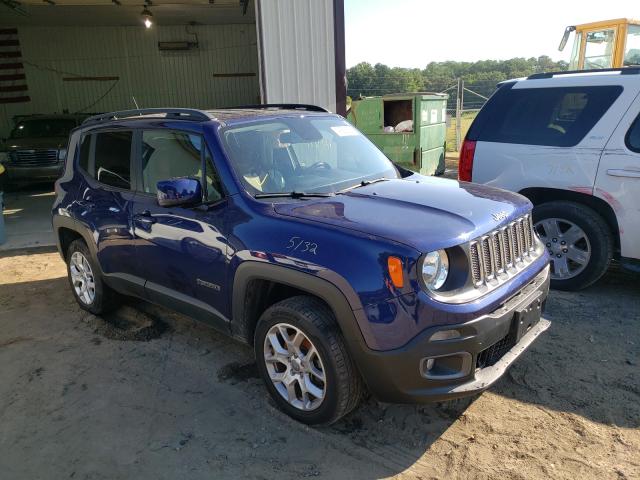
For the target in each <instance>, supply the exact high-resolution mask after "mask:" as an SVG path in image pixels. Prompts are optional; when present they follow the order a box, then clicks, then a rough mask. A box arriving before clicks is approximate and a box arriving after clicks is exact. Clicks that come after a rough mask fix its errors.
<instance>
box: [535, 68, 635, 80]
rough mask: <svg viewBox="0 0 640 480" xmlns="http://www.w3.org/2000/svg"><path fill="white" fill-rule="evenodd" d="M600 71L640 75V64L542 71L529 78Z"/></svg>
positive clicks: (537, 78) (536, 78)
mask: <svg viewBox="0 0 640 480" xmlns="http://www.w3.org/2000/svg"><path fill="white" fill-rule="evenodd" d="M600 72H620V75H638V74H640V66H637V67H636V66H633V67H619V68H594V69H591V70H563V71H558V72H541V73H534V74H533V75H529V76H528V77H527V80H539V79H541V78H553V76H554V75H573V74H579V73H600Z"/></svg>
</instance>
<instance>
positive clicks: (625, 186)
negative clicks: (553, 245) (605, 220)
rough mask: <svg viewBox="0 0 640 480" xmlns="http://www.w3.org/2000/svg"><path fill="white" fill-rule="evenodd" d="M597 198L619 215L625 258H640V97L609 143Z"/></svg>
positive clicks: (599, 179)
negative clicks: (639, 239) (639, 240)
mask: <svg viewBox="0 0 640 480" xmlns="http://www.w3.org/2000/svg"><path fill="white" fill-rule="evenodd" d="M594 195H596V196H598V197H600V198H602V199H603V200H604V201H605V202H607V203H608V204H609V205H611V207H612V208H613V210H614V212H615V213H616V218H617V220H618V226H619V228H620V247H621V255H622V256H623V257H627V258H634V259H640V242H638V238H640V209H639V208H638V204H639V202H640V96H639V97H638V98H636V101H635V102H634V103H633V105H632V106H631V108H630V109H629V111H628V112H627V114H626V115H625V116H624V117H623V119H622V121H621V122H620V124H619V125H618V127H617V128H616V130H615V132H614V134H613V135H612V137H611V139H610V140H609V142H608V143H607V147H606V149H605V151H604V153H603V155H602V160H601V161H600V168H599V169H598V178H597V180H596V188H595V191H594Z"/></svg>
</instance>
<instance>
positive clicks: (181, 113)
mask: <svg viewBox="0 0 640 480" xmlns="http://www.w3.org/2000/svg"><path fill="white" fill-rule="evenodd" d="M149 115H157V116H161V115H164V116H165V117H167V118H173V119H176V120H193V121H199V122H201V121H206V120H212V118H213V117H212V116H211V115H209V114H208V113H207V112H204V111H202V110H195V109H192V108H139V109H134V110H120V111H117V112H109V113H101V114H98V115H94V116H92V117H89V118H87V119H86V120H85V121H84V122H82V124H83V125H84V124H87V123H100V122H107V121H109V120H118V119H121V118H135V117H142V116H149Z"/></svg>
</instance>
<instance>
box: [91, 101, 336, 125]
mask: <svg viewBox="0 0 640 480" xmlns="http://www.w3.org/2000/svg"><path fill="white" fill-rule="evenodd" d="M308 113H323V114H327V113H330V112H328V111H327V110H325V109H324V108H322V107H317V106H315V105H303V104H293V103H292V104H265V105H247V106H242V107H232V108H220V109H214V110H197V109H193V108H146V109H135V110H122V111H118V112H109V113H101V114H98V115H93V116H92V117H89V118H87V119H86V120H85V121H84V122H83V125H84V126H86V125H98V124H101V123H107V122H112V121H117V120H142V119H145V120H149V119H154V118H160V119H171V120H188V121H194V122H208V121H211V120H217V121H220V122H225V121H228V120H236V119H241V118H247V117H274V116H278V115H282V114H285V115H291V114H294V115H300V114H308Z"/></svg>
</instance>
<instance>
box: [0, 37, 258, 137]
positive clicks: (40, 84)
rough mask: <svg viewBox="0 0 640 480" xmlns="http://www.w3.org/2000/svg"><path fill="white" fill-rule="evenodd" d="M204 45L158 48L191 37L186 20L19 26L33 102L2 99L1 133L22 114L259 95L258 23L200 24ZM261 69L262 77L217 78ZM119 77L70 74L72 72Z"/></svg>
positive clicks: (193, 103) (207, 102) (226, 102)
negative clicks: (81, 78) (143, 24)
mask: <svg viewBox="0 0 640 480" xmlns="http://www.w3.org/2000/svg"><path fill="white" fill-rule="evenodd" d="M189 31H191V32H196V33H197V35H198V41H199V48H197V49H195V50H191V51H179V52H160V51H159V50H158V43H157V42H158V41H184V40H193V39H194V37H193V35H189V34H188V33H186V31H185V27H184V26H154V28H152V29H149V30H147V29H144V28H141V27H21V28H19V30H18V34H19V39H20V45H21V49H22V54H23V63H24V64H25V72H26V75H27V83H28V86H29V96H30V97H31V102H28V103H22V104H8V105H0V136H2V137H5V136H6V135H7V134H8V132H9V129H10V127H11V125H12V118H13V116H14V115H17V114H30V113H53V112H63V111H64V110H68V111H69V112H71V113H73V112H77V111H79V110H82V111H86V112H104V111H111V110H118V109H123V108H134V104H133V100H132V96H135V98H136V100H137V102H138V104H139V105H140V107H158V106H172V107H177V106H184V107H195V108H207V107H219V106H230V105H238V104H247V103H258V102H259V86H258V82H259V78H258V76H257V74H258V52H257V43H256V29H255V26H254V25H199V26H195V27H189ZM228 73H255V74H256V76H244V77H222V78H220V77H217V78H216V77H214V74H228ZM77 75H80V76H85V77H86V76H117V77H119V80H118V81H117V82H116V81H64V80H63V78H69V77H73V76H77Z"/></svg>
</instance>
